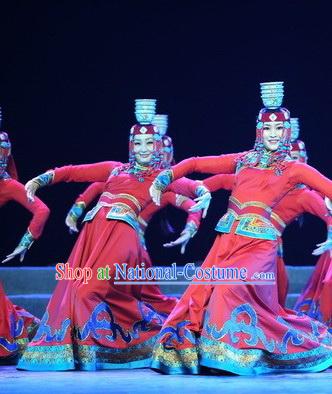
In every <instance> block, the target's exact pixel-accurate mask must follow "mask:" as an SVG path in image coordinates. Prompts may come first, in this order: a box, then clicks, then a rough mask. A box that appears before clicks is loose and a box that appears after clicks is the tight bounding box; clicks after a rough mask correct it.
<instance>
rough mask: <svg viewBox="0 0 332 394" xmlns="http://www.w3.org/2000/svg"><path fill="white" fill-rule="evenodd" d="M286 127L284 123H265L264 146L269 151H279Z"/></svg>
mask: <svg viewBox="0 0 332 394" xmlns="http://www.w3.org/2000/svg"><path fill="white" fill-rule="evenodd" d="M283 131H284V126H283V123H282V122H264V126H263V144H264V147H265V148H266V149H267V150H270V151H275V150H277V149H278V147H279V144H280V141H281V137H282V133H283Z"/></svg>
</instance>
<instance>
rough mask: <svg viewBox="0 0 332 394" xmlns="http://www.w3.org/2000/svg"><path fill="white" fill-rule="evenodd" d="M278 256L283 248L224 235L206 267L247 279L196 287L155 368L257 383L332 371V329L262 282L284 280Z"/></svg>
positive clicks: (170, 325)
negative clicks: (288, 306) (267, 376)
mask: <svg viewBox="0 0 332 394" xmlns="http://www.w3.org/2000/svg"><path fill="white" fill-rule="evenodd" d="M276 253H277V241H265V240H260V239H253V238H248V237H244V236H240V235H235V234H232V233H231V234H223V235H218V236H217V238H216V240H215V242H214V244H213V246H212V248H211V250H210V253H209V254H208V256H207V257H206V259H205V261H204V263H203V267H204V268H208V267H211V266H212V265H215V266H217V267H224V268H225V267H228V268H233V269H234V268H237V269H239V270H240V269H241V268H243V267H245V268H246V269H247V279H246V280H242V281H238V282H239V284H235V283H229V281H228V283H227V284H226V282H225V283H224V284H214V283H212V284H198V285H197V284H194V283H192V284H191V285H190V286H189V287H188V289H187V290H186V292H185V293H184V295H183V297H182V298H181V299H180V301H179V302H178V304H177V306H176V307H175V308H174V310H173V312H172V313H171V314H170V316H169V317H168V319H167V320H166V322H165V324H164V326H163V328H162V330H161V334H160V337H159V339H158V342H157V343H156V345H155V348H154V354H153V361H152V367H153V368H154V369H157V370H159V371H162V372H164V373H169V374H177V373H199V372H200V369H201V367H202V366H203V367H209V368H213V369H214V370H216V369H217V370H221V371H228V372H232V373H235V374H239V375H252V374H261V373H271V372H285V371H292V372H297V371H299V372H305V371H308V372H309V371H312V372H313V371H320V370H323V369H326V368H328V367H329V366H330V365H332V338H331V335H330V334H329V333H328V332H327V329H326V327H325V326H323V325H322V324H320V323H319V322H317V321H315V320H313V319H311V318H309V317H307V316H302V317H299V316H297V315H296V313H295V312H292V311H289V310H287V311H286V310H284V309H283V308H282V307H281V306H280V305H279V302H278V289H277V285H276V284H272V283H270V284H263V281H262V282H261V283H259V281H258V280H256V279H257V278H258V277H260V278H266V277H267V276H266V273H274V275H275V274H276ZM262 273H263V274H262ZM270 277H271V276H270ZM253 279H255V283H253ZM265 282H266V281H265Z"/></svg>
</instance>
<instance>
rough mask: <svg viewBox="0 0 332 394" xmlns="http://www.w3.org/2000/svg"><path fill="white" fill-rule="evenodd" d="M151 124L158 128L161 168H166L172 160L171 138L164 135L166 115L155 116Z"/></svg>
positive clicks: (166, 127) (166, 125)
mask: <svg viewBox="0 0 332 394" xmlns="http://www.w3.org/2000/svg"><path fill="white" fill-rule="evenodd" d="M152 123H153V124H154V125H155V126H157V127H158V130H159V132H160V134H161V136H162V141H163V150H164V157H163V161H162V168H168V167H170V165H171V164H172V162H173V158H174V148H173V141H172V138H171V137H169V136H168V135H166V133H167V129H168V115H159V114H158V115H155V117H154V118H153V122H152Z"/></svg>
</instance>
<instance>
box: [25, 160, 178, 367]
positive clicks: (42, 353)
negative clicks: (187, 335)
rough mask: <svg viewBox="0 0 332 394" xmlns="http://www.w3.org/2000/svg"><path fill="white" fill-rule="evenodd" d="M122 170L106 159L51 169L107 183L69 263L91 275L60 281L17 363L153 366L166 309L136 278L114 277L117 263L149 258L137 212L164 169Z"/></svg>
mask: <svg viewBox="0 0 332 394" xmlns="http://www.w3.org/2000/svg"><path fill="white" fill-rule="evenodd" d="M121 168H123V167H122V164H121V163H117V162H103V163H96V164H89V165H78V166H65V167H61V168H57V169H55V170H54V178H53V181H52V183H58V182H63V181H65V182H106V184H105V188H104V191H103V193H102V195H101V196H100V199H99V201H98V203H97V205H96V206H95V207H94V208H93V209H92V210H91V211H89V212H88V213H87V215H86V216H85V218H84V222H85V224H84V226H83V229H82V230H81V232H80V234H79V237H78V239H77V241H76V243H75V245H74V248H73V250H72V252H71V254H70V256H69V258H68V261H67V263H68V264H69V266H70V267H71V268H72V269H76V270H77V269H78V268H82V269H83V268H84V269H88V268H90V269H91V271H92V278H91V279H89V280H88V281H85V282H86V283H84V278H83V277H82V278H77V279H75V280H69V279H68V280H64V279H62V280H59V283H58V285H57V286H56V289H55V291H54V293H53V295H52V297H51V300H50V302H49V304H48V307H47V310H46V312H45V314H44V316H43V318H42V321H41V324H40V327H39V329H38V332H37V334H36V335H35V337H34V338H33V340H32V341H31V342H30V344H29V345H28V347H27V349H26V351H25V352H24V354H23V356H22V358H21V359H20V362H19V364H18V368H19V369H26V370H39V371H44V370H70V369H81V370H96V369H112V368H140V367H147V366H150V362H151V355H152V349H153V345H154V343H155V341H156V338H157V335H158V333H159V331H160V328H161V327H162V324H163V322H164V321H165V314H161V313H158V312H157V311H156V310H155V309H154V308H153V307H152V306H151V305H150V304H148V303H146V302H144V301H142V296H141V290H142V286H141V285H139V284H138V283H136V282H135V280H133V281H132V282H131V281H129V282H128V284H123V285H119V284H117V283H115V277H116V274H118V277H119V278H120V279H122V276H121V274H119V272H120V271H119V270H118V268H117V267H119V266H120V268H121V269H122V270H123V269H124V267H126V272H127V273H129V271H130V269H131V270H132V271H133V269H134V268H135V267H136V266H138V265H139V263H140V262H141V261H143V259H144V257H143V256H142V248H141V243H140V239H139V235H138V231H139V225H138V215H139V213H140V212H141V211H142V210H143V209H144V208H145V207H146V206H147V205H148V203H150V202H151V198H150V195H149V187H150V186H151V184H152V181H153V180H154V178H155V176H156V175H157V174H158V173H159V172H160V170H155V171H153V172H151V173H149V172H148V173H146V174H144V175H142V174H140V173H139V174H137V173H135V172H134V171H132V172H130V169H129V170H126V169H124V170H121ZM110 174H111V175H110ZM171 190H173V187H172V188H171ZM174 191H176V190H175V189H174ZM117 265H118V266H117ZM125 265H126V266H125ZM107 266H108V274H109V277H107V273H106V271H105V270H106V267H107ZM132 271H131V273H132ZM128 275H129V274H128ZM127 279H128V278H127ZM129 280H130V278H129ZM133 282H134V283H133Z"/></svg>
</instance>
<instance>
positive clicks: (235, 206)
mask: <svg viewBox="0 0 332 394" xmlns="http://www.w3.org/2000/svg"><path fill="white" fill-rule="evenodd" d="M271 212H272V210H271V208H270V207H269V206H268V205H266V204H264V203H262V202H260V201H248V202H246V203H243V204H242V203H240V202H239V201H238V200H237V199H236V198H234V197H232V196H231V197H230V199H229V205H228V210H227V212H226V214H225V215H224V216H223V217H222V218H221V219H220V220H219V222H218V223H217V226H216V228H215V230H216V231H218V232H221V233H230V232H231V231H232V227H233V225H234V223H235V222H236V221H238V222H239V223H238V224H237V226H236V228H235V234H238V235H243V236H246V237H250V238H258V239H266V240H272V241H274V240H276V239H277V237H278V236H279V235H280V234H279V232H278V231H277V229H276V228H275V227H274V226H273V225H272V223H271V221H270V216H271Z"/></svg>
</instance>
